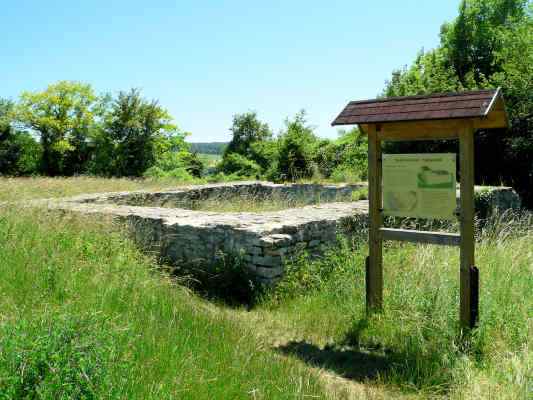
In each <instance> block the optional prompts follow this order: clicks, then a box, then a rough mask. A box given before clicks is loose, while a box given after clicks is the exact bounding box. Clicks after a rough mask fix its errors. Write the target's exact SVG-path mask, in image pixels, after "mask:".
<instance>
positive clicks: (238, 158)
mask: <svg viewBox="0 0 533 400" xmlns="http://www.w3.org/2000/svg"><path fill="white" fill-rule="evenodd" d="M218 168H219V170H220V171H221V172H223V173H224V174H230V175H231V174H235V175H237V176H241V177H242V176H258V175H260V173H261V167H259V165H257V164H256V163H255V162H253V161H252V160H249V159H247V158H246V157H244V156H242V155H240V154H237V153H226V154H224V158H223V159H222V161H221V162H220V165H219V167H218Z"/></svg>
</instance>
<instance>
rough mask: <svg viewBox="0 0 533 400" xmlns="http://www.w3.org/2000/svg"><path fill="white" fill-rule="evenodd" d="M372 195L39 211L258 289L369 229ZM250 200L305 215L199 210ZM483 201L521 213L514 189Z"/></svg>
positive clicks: (195, 198)
mask: <svg viewBox="0 0 533 400" xmlns="http://www.w3.org/2000/svg"><path fill="white" fill-rule="evenodd" d="M365 188H366V184H364V183H362V184H350V185H318V184H273V183H268V182H239V183H231V184H209V185H198V186H188V187H181V188H179V189H175V190H163V191H156V192H150V191H134V192H117V193H101V194H91V195H81V196H76V197H70V198H63V199H59V200H40V201H38V202H37V203H42V202H43V201H44V202H46V205H47V206H48V207H50V208H55V209H62V210H68V211H74V212H80V213H91V214H100V215H104V216H111V217H113V218H116V219H118V220H120V221H121V222H124V223H125V225H126V226H127V227H128V228H129V230H130V231H131V232H132V234H133V235H134V237H135V239H136V241H137V243H139V244H140V245H141V246H142V247H144V248H145V249H147V250H150V251H151V252H155V253H156V254H157V255H158V257H159V258H160V259H162V260H165V261H166V262H170V263H172V264H175V265H178V266H180V267H184V268H189V267H190V268H209V266H210V265H213V264H214V263H216V262H219V261H220V260H221V259H222V258H223V257H224V256H225V255H233V256H236V257H239V259H240V260H242V262H243V264H244V266H245V267H246V268H248V269H249V270H250V272H252V274H253V275H254V276H255V277H256V278H257V280H258V281H259V282H262V283H267V284H269V283H273V282H275V281H276V280H277V279H279V278H280V277H281V276H282V275H283V271H284V269H283V265H284V263H285V262H286V261H287V260H288V259H290V258H291V257H293V256H294V255H296V254H298V253H300V252H302V251H306V252H307V253H308V254H310V255H319V254H321V253H322V252H323V251H324V250H325V249H326V248H327V247H328V246H331V245H332V244H334V243H335V242H336V240H337V235H339V234H346V233H353V232H354V231H357V230H360V229H364V227H365V226H366V223H367V211H368V202H367V201H366V200H360V201H353V200H354V199H358V198H359V196H358V194H359V193H360V192H361V190H362V189H365ZM482 190H483V191H485V192H486V190H487V189H486V188H484V189H482ZM243 198H244V199H246V198H249V199H271V198H276V199H283V200H284V201H285V202H286V203H287V205H288V206H289V207H290V206H291V204H292V203H294V204H297V205H298V207H296V208H288V209H282V210H280V211H262V212H218V211H202V210H199V209H198V208H201V207H199V206H201V204H202V202H205V201H210V200H215V201H221V202H232V201H236V200H237V199H243ZM484 198H485V202H488V204H489V206H490V207H491V208H500V209H507V208H517V207H519V206H520V199H519V197H518V195H517V194H516V192H514V190H512V188H493V189H491V192H490V194H489V196H484ZM487 199H488V200H487ZM214 204H215V208H216V202H215V203H214Z"/></svg>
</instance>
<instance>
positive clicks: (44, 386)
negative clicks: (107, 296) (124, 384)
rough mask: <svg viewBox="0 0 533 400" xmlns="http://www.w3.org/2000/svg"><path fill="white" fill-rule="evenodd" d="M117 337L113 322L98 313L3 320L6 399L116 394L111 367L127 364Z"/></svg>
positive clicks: (0, 395) (0, 365)
mask: <svg viewBox="0 0 533 400" xmlns="http://www.w3.org/2000/svg"><path fill="white" fill-rule="evenodd" d="M115 336H116V335H115ZM113 339H114V338H113V332H112V329H111V328H110V324H109V323H108V322H106V321H102V317H101V316H97V315H95V314H92V315H91V314H89V315H88V316H85V317H81V318H80V317H77V316H75V315H51V316H48V315H47V316H41V317H40V318H36V319H35V320H26V319H20V320H17V321H12V322H11V321H9V322H7V323H4V324H2V325H1V326H0V399H50V400H52V399H65V400H66V399H99V398H102V395H107V396H109V397H114V396H113V388H112V384H111V382H110V380H109V369H111V368H113V369H115V370H116V371H120V369H121V368H123V367H124V366H125V364H124V363H122V362H121V361H120V360H117V358H118V357H117V356H118V355H117V354H116V352H115V349H114V348H113ZM122 372H123V373H124V377H125V376H126V369H125V368H123V370H122Z"/></svg>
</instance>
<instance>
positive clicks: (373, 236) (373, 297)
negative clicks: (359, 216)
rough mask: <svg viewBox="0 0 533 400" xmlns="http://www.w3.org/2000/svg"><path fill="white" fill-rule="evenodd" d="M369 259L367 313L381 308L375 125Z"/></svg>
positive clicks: (370, 143)
mask: <svg viewBox="0 0 533 400" xmlns="http://www.w3.org/2000/svg"><path fill="white" fill-rule="evenodd" d="M368 202H369V210H368V216H369V231H368V235H369V238H368V239H369V240H368V247H369V257H368V263H367V264H368V266H367V268H366V309H367V313H370V312H373V311H380V310H381V309H382V307H383V260H382V257H383V255H382V246H381V245H382V239H381V234H380V231H379V229H380V228H381V223H382V216H381V142H380V140H379V139H378V137H377V132H376V126H375V125H370V126H369V128H368Z"/></svg>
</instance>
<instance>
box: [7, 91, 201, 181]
mask: <svg viewBox="0 0 533 400" xmlns="http://www.w3.org/2000/svg"><path fill="white" fill-rule="evenodd" d="M186 135H187V134H186V133H185V132H183V131H181V130H179V128H178V127H177V125H176V124H175V123H174V122H173V119H172V117H171V116H170V114H169V113H168V112H167V111H166V110H165V109H164V108H162V107H161V106H160V105H159V104H158V102H157V101H155V100H152V101H148V100H146V99H144V98H143V97H142V96H141V93H140V91H139V90H137V89H132V90H130V91H127V92H125V91H121V92H119V93H118V95H116V96H115V97H112V96H111V95H109V94H104V95H96V94H95V92H94V90H93V89H92V87H91V86H90V85H88V84H84V83H80V82H70V81H61V82H58V83H55V84H52V85H50V86H48V87H47V88H46V89H45V90H44V91H41V92H23V93H22V94H21V95H20V98H19V99H18V101H16V102H15V101H11V100H6V99H0V174H4V175H30V174H42V175H47V176H59V175H60V176H72V175H78V174H94V175H101V176H119V177H122V176H127V177H133V176H142V175H143V174H150V173H153V174H156V175H157V172H158V169H161V168H166V167H168V164H169V163H171V164H172V167H173V168H175V169H179V170H180V172H181V173H182V174H191V175H193V176H200V175H201V172H202V171H201V169H202V164H201V162H200V161H199V160H198V158H197V157H196V156H195V155H194V154H192V153H190V152H189V151H188V150H189V148H188V144H187V143H186V142H185V137H186Z"/></svg>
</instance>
